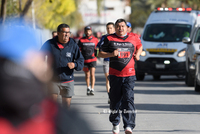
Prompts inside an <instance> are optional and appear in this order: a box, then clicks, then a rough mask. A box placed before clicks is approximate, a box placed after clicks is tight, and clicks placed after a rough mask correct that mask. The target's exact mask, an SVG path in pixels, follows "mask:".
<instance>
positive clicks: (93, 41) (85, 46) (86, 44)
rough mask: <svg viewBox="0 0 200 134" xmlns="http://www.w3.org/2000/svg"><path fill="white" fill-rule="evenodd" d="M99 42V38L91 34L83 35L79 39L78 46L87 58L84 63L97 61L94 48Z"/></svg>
mask: <svg viewBox="0 0 200 134" xmlns="http://www.w3.org/2000/svg"><path fill="white" fill-rule="evenodd" d="M97 44H98V39H97V38H96V37H94V36H90V37H89V38H87V37H83V38H81V39H80V40H79V42H78V46H79V48H80V50H81V53H82V55H83V57H84V59H85V61H84V63H90V62H94V61H97V58H96V57H95V54H94V50H95V48H96V46H97Z"/></svg>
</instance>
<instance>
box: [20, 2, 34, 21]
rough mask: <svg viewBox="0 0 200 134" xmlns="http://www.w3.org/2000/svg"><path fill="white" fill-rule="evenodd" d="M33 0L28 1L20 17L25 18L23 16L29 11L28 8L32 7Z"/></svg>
mask: <svg viewBox="0 0 200 134" xmlns="http://www.w3.org/2000/svg"><path fill="white" fill-rule="evenodd" d="M32 1H33V0H28V1H27V2H26V4H25V7H24V9H23V11H22V12H21V14H20V18H23V17H24V16H25V15H26V14H27V13H28V9H29V8H30V6H31V3H32Z"/></svg>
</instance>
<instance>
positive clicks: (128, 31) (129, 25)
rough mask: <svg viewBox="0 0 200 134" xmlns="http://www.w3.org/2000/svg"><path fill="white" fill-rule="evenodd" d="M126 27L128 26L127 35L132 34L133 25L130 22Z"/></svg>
mask: <svg viewBox="0 0 200 134" xmlns="http://www.w3.org/2000/svg"><path fill="white" fill-rule="evenodd" d="M126 25H127V33H131V32H132V27H131V23H130V22H126Z"/></svg>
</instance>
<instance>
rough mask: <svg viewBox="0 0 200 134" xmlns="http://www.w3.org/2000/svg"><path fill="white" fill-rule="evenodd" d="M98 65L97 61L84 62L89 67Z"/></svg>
mask: <svg viewBox="0 0 200 134" xmlns="http://www.w3.org/2000/svg"><path fill="white" fill-rule="evenodd" d="M96 66H97V62H96V61H94V62H90V63H84V67H87V68H91V67H94V68H96Z"/></svg>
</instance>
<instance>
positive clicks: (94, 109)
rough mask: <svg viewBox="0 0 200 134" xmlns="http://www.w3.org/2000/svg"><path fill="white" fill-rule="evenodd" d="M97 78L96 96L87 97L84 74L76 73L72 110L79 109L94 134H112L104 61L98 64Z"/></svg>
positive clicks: (81, 72)
mask: <svg viewBox="0 0 200 134" xmlns="http://www.w3.org/2000/svg"><path fill="white" fill-rule="evenodd" d="M95 77H96V82H95V87H94V90H95V95H94V96H87V95H86V88H87V86H86V82H85V75H84V72H83V71H76V72H75V96H74V97H73V98H72V102H71V108H72V109H73V108H76V109H78V111H79V113H80V115H81V117H82V118H83V119H84V120H85V121H86V122H87V123H88V125H89V126H90V128H91V131H92V132H93V133H95V134H112V124H111V123H110V122H109V111H110V110H109V104H108V94H107V92H106V86H105V82H106V81H105V76H104V73H103V64H102V59H101V60H98V62H97V67H96V72H95ZM120 134H124V130H123V123H121V125H120Z"/></svg>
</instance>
